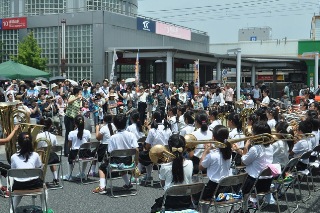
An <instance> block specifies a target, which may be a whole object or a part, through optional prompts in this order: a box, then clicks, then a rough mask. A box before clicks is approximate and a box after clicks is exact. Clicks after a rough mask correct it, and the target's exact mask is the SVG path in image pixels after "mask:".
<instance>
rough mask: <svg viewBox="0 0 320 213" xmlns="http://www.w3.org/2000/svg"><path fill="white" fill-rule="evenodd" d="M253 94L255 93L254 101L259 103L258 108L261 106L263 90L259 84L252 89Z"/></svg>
mask: <svg viewBox="0 0 320 213" xmlns="http://www.w3.org/2000/svg"><path fill="white" fill-rule="evenodd" d="M252 95H253V101H254V102H255V104H256V105H257V108H259V105H260V97H261V90H260V89H259V85H258V84H256V85H255V87H254V89H252Z"/></svg>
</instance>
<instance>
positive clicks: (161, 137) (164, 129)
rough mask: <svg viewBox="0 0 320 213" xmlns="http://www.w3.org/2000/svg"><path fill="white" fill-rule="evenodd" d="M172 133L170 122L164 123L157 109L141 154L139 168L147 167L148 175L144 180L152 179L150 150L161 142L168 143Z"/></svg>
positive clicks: (161, 143)
mask: <svg viewBox="0 0 320 213" xmlns="http://www.w3.org/2000/svg"><path fill="white" fill-rule="evenodd" d="M171 135H172V132H171V130H170V128H169V123H168V122H167V121H166V120H165V122H164V123H163V124H162V117H161V113H160V112H159V111H155V112H154V113H153V115H152V124H151V128H150V130H149V133H148V136H147V139H146V142H145V147H144V148H145V151H143V152H141V153H140V155H139V170H140V171H141V170H142V166H145V167H146V173H147V174H146V175H145V177H144V180H151V179H152V177H151V172H152V167H153V165H152V162H151V160H150V157H149V150H150V149H151V147H153V146H155V145H157V144H160V145H164V146H166V145H168V140H169V137H170V136H171Z"/></svg>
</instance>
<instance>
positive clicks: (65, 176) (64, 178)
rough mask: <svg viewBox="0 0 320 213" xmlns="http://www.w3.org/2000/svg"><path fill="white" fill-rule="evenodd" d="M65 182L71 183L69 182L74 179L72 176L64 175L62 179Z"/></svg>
mask: <svg viewBox="0 0 320 213" xmlns="http://www.w3.org/2000/svg"><path fill="white" fill-rule="evenodd" d="M61 178H62V179H63V180H66V181H69V180H72V177H71V175H64V176H62V177H61Z"/></svg>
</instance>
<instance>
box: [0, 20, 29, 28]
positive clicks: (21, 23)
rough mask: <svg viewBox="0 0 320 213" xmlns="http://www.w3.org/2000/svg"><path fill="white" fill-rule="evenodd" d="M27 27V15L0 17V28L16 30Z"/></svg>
mask: <svg viewBox="0 0 320 213" xmlns="http://www.w3.org/2000/svg"><path fill="white" fill-rule="evenodd" d="M25 28H27V17H18V18H3V19H0V30H18V29H25Z"/></svg>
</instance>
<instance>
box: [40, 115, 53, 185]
mask: <svg viewBox="0 0 320 213" xmlns="http://www.w3.org/2000/svg"><path fill="white" fill-rule="evenodd" d="M40 124H41V125H44V127H43V132H41V133H39V134H38V135H37V137H36V139H37V140H38V139H40V138H46V139H48V140H49V141H50V142H51V145H52V146H57V145H58V140H57V137H56V136H55V135H54V134H52V133H50V132H49V130H50V128H51V126H52V120H51V118H46V119H42V120H40ZM47 146H48V144H47V143H46V142H45V141H41V140H40V141H39V143H38V147H37V149H40V148H41V147H47ZM53 163H59V157H58V155H57V154H56V153H55V152H51V153H50V157H49V161H48V164H53ZM50 170H51V172H52V176H53V181H52V185H55V186H58V185H59V180H58V172H57V167H56V166H50Z"/></svg>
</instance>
